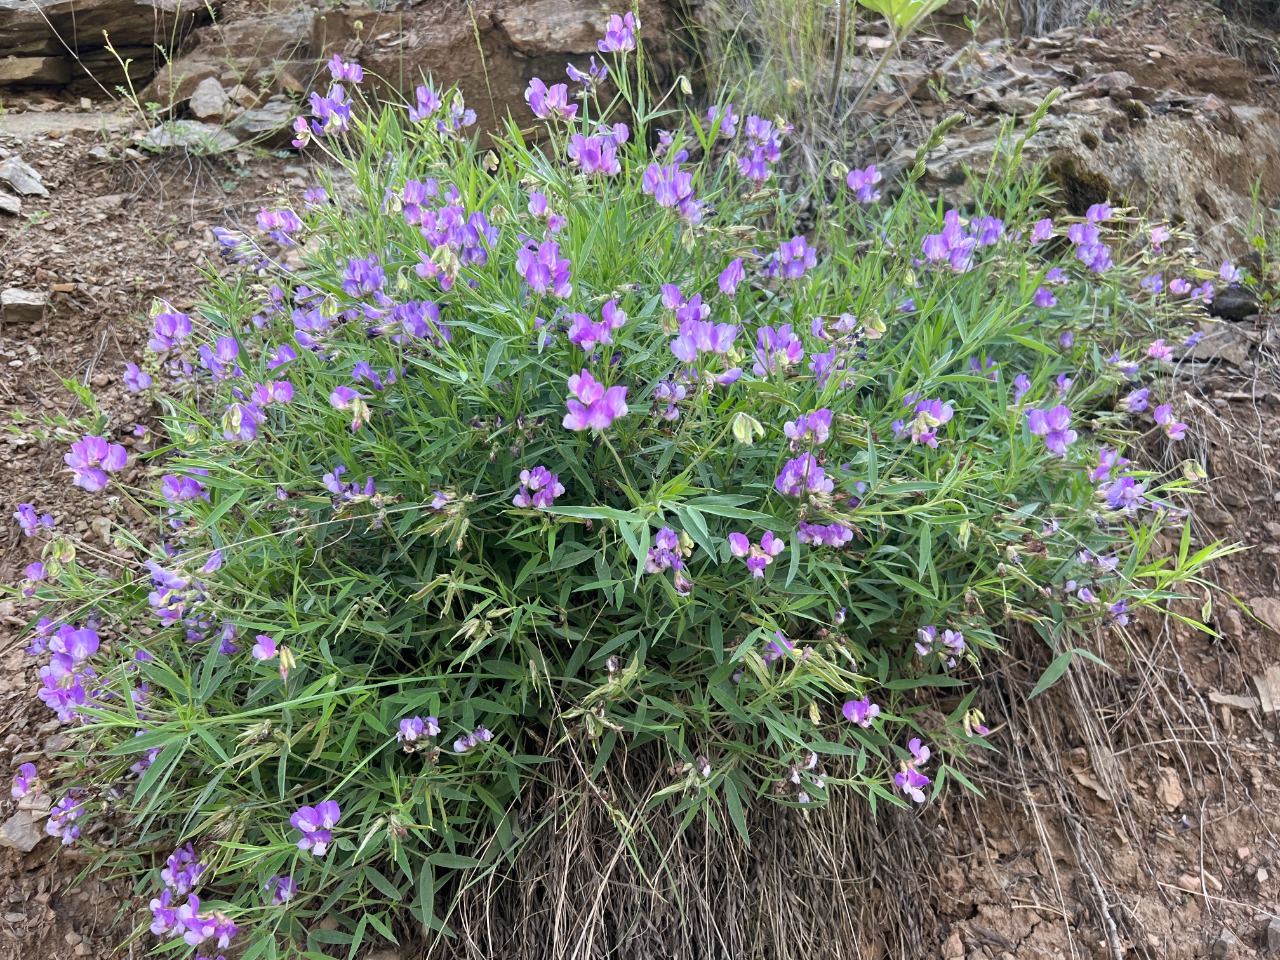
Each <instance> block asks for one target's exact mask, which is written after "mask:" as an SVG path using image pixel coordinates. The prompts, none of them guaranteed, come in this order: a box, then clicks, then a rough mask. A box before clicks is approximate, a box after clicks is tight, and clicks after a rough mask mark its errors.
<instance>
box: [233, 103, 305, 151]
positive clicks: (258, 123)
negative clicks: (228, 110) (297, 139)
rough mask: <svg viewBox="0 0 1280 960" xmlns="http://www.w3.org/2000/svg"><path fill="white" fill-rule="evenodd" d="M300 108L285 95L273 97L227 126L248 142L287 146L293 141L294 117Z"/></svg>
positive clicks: (269, 145) (267, 145)
mask: <svg viewBox="0 0 1280 960" xmlns="http://www.w3.org/2000/svg"><path fill="white" fill-rule="evenodd" d="M297 115H298V108H297V107H295V106H294V105H293V104H292V103H291V102H290V101H288V100H286V99H285V98H284V97H272V98H271V99H270V100H268V101H267V102H266V103H264V104H263V105H262V106H260V107H253V108H251V109H249V110H246V111H245V112H244V113H242V114H240V116H238V117H236V118H235V119H234V120H232V121H231V124H230V126H229V127H228V128H227V129H228V130H230V131H231V133H233V134H235V136H237V137H239V138H240V139H241V140H243V141H246V142H254V143H260V144H262V145H263V146H265V147H273V148H274V147H287V146H289V145H290V144H291V143H292V142H293V119H294V117H296V116H297Z"/></svg>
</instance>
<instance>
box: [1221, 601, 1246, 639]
mask: <svg viewBox="0 0 1280 960" xmlns="http://www.w3.org/2000/svg"><path fill="white" fill-rule="evenodd" d="M1220 619H1221V621H1222V632H1223V633H1225V634H1226V635H1227V636H1228V637H1233V638H1239V637H1242V636H1244V618H1243V617H1242V616H1240V611H1239V610H1237V609H1236V608H1235V607H1227V608H1226V609H1225V610H1223V611H1222V616H1221V617H1220Z"/></svg>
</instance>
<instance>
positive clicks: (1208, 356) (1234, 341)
mask: <svg viewBox="0 0 1280 960" xmlns="http://www.w3.org/2000/svg"><path fill="white" fill-rule="evenodd" d="M1201 331H1202V332H1203V333H1204V337H1202V338H1201V340H1200V342H1199V343H1197V344H1196V345H1195V346H1194V347H1191V348H1190V349H1189V350H1186V351H1184V352H1183V354H1182V358H1183V359H1184V360H1221V361H1222V362H1223V363H1229V364H1231V365H1232V366H1233V367H1243V366H1244V365H1245V364H1246V363H1248V362H1249V354H1250V353H1251V352H1252V351H1253V339H1252V337H1250V335H1249V333H1250V332H1249V331H1247V330H1244V329H1242V328H1241V327H1239V326H1237V325H1235V324H1232V323H1205V324H1201Z"/></svg>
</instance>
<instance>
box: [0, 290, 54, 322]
mask: <svg viewBox="0 0 1280 960" xmlns="http://www.w3.org/2000/svg"><path fill="white" fill-rule="evenodd" d="M48 304H49V295H48V294H47V293H44V292H39V293H37V292H35V291H32V290H6V291H5V292H4V293H0V321H3V322H4V323H35V322H36V321H37V320H39V319H40V318H41V317H43V316H44V308H45V307H46V306H48Z"/></svg>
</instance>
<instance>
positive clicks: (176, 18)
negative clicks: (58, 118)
mask: <svg viewBox="0 0 1280 960" xmlns="http://www.w3.org/2000/svg"><path fill="white" fill-rule="evenodd" d="M220 3H221V0H210V2H209V3H191V2H189V0H0V37H3V38H4V49H5V52H6V53H14V54H29V53H47V54H56V55H59V56H61V55H62V54H64V53H66V52H67V50H68V48H70V51H71V52H72V53H75V54H83V53H84V52H85V51H87V50H100V49H102V48H103V47H104V46H106V41H105V40H104V39H103V32H104V31H109V32H110V34H111V43H112V45H113V46H114V47H116V48H117V49H121V48H124V47H139V46H141V47H147V48H149V49H151V48H152V45H153V44H156V43H161V44H166V45H168V44H170V43H172V42H173V41H174V39H181V38H182V37H184V36H185V35H186V34H187V33H188V32H189V31H190V30H191V29H192V28H193V27H195V26H197V25H199V24H201V23H205V22H207V21H208V19H209V16H210V14H211V13H212V12H216V10H217V9H218V7H219V6H220Z"/></svg>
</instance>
